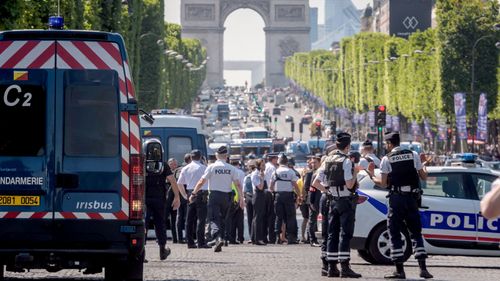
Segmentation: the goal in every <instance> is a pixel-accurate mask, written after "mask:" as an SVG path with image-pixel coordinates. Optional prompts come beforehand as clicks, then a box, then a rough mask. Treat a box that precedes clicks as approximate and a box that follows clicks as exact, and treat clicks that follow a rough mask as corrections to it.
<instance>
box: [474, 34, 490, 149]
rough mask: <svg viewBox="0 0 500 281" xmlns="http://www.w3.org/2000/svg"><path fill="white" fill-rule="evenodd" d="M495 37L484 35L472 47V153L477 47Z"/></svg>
mask: <svg viewBox="0 0 500 281" xmlns="http://www.w3.org/2000/svg"><path fill="white" fill-rule="evenodd" d="M491 37H493V35H484V36H482V37H480V38H479V39H477V40H476V42H474V45H472V68H471V81H470V95H471V102H472V110H471V129H472V153H474V145H475V139H476V128H475V126H474V121H475V114H474V108H475V100H476V99H475V97H474V79H475V64H476V56H475V53H476V47H477V44H478V43H479V42H481V41H482V40H484V39H486V38H491Z"/></svg>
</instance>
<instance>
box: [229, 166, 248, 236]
mask: <svg viewBox="0 0 500 281" xmlns="http://www.w3.org/2000/svg"><path fill="white" fill-rule="evenodd" d="M229 160H230V163H231V165H233V166H234V167H235V168H236V173H237V177H238V179H239V181H240V185H241V186H242V187H243V186H244V180H245V172H243V170H241V169H240V161H239V158H230V159H229ZM231 188H232V192H233V198H232V200H231V204H230V207H229V211H228V212H227V218H226V228H225V229H226V244H241V243H243V224H244V211H243V209H242V208H240V204H239V198H240V197H241V196H242V194H241V193H239V192H238V189H237V188H236V186H235V185H234V184H233V185H232V186H231ZM236 240H237V241H236ZM226 244H225V245H226Z"/></svg>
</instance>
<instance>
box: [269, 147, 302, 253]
mask: <svg viewBox="0 0 500 281" xmlns="http://www.w3.org/2000/svg"><path fill="white" fill-rule="evenodd" d="M278 163H279V165H280V166H279V167H278V168H277V169H276V171H275V172H274V174H273V175H272V177H271V186H270V189H271V191H272V192H276V197H275V199H274V210H275V213H276V224H275V227H274V231H275V233H276V239H277V240H278V241H279V240H280V233H281V226H282V224H283V223H285V224H286V239H287V240H288V244H297V217H296V212H295V204H298V202H299V200H300V199H301V197H302V196H301V195H299V196H296V194H300V193H299V187H298V186H297V180H298V176H297V174H296V173H295V171H294V170H293V169H290V168H289V167H288V158H287V157H286V155H284V154H281V155H280V157H279V159H278Z"/></svg>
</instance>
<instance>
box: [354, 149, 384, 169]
mask: <svg viewBox="0 0 500 281" xmlns="http://www.w3.org/2000/svg"><path fill="white" fill-rule="evenodd" d="M365 157H369V158H370V159H372V160H373V164H375V168H380V159H378V157H377V155H375V154H373V153H370V154H367V155H366V156H365ZM365 157H361V159H359V165H360V166H361V167H363V169H365V170H368V164H369V162H368V160H366V158H365Z"/></svg>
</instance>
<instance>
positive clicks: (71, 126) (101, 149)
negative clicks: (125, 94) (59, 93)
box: [64, 70, 120, 157]
mask: <svg viewBox="0 0 500 281" xmlns="http://www.w3.org/2000/svg"><path fill="white" fill-rule="evenodd" d="M64 98H65V101H64V105H65V110H64V153H65V155H67V156H87V157H88V156H93V157H111V156H116V155H118V150H119V133H120V128H119V122H118V121H119V111H118V77H117V75H116V72H115V71H113V70H66V71H65V73H64Z"/></svg>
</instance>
